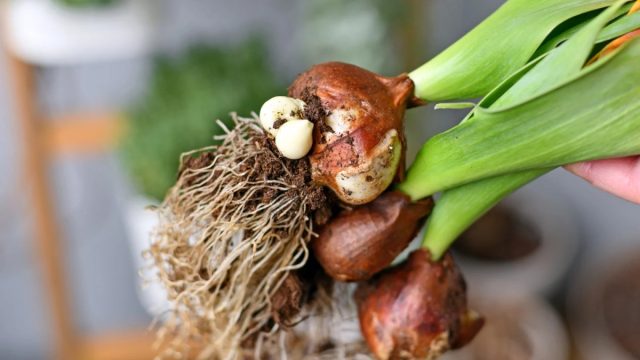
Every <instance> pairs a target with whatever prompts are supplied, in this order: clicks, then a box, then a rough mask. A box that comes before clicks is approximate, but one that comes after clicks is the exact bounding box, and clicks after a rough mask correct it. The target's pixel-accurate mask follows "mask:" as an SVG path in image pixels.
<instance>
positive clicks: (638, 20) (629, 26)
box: [536, 5, 640, 55]
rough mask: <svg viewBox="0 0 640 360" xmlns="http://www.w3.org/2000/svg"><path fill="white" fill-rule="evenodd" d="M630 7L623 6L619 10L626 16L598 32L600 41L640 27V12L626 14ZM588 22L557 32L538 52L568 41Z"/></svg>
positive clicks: (540, 52) (611, 38)
mask: <svg viewBox="0 0 640 360" xmlns="http://www.w3.org/2000/svg"><path fill="white" fill-rule="evenodd" d="M630 8H631V6H630V5H629V6H624V7H622V8H621V10H618V12H621V14H625V16H621V17H620V18H618V19H616V20H615V21H613V22H612V23H610V24H609V25H607V26H606V27H605V28H604V29H602V31H601V32H600V34H598V39H597V42H598V43H603V42H607V41H610V40H613V39H615V38H617V37H619V36H622V35H624V34H626V33H629V32H631V31H633V30H636V29H638V28H640V13H634V14H631V15H626V13H627V12H628V11H629V9H630ZM586 23H588V21H584V22H582V23H580V24H578V25H577V26H574V27H571V28H569V29H567V30H565V31H564V32H561V33H558V34H556V35H555V36H553V37H551V38H550V39H547V40H545V42H544V44H542V45H541V46H540V48H539V49H538V50H537V51H536V54H539V55H542V54H545V53H547V52H549V51H551V50H552V49H553V48H555V47H556V46H558V45H559V44H560V43H562V42H564V41H566V40H567V39H569V38H570V37H571V36H572V35H573V34H575V33H576V32H578V31H579V30H580V29H581V28H582V26H584V25H585V24H586Z"/></svg>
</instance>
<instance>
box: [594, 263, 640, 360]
mask: <svg viewBox="0 0 640 360" xmlns="http://www.w3.org/2000/svg"><path fill="white" fill-rule="evenodd" d="M638 279H640V261H638V260H637V258H636V261H635V262H632V263H628V264H625V265H624V266H623V267H622V268H621V269H620V270H618V271H616V272H614V273H613V274H612V275H611V277H610V278H609V279H608V281H607V283H606V284H605V286H604V290H603V293H602V305H603V306H602V307H603V311H604V318H605V323H606V325H607V328H608V330H609V332H611V334H612V335H613V338H614V339H616V341H617V342H618V343H619V344H620V345H621V346H622V347H623V348H624V349H625V350H627V351H628V352H629V353H630V354H631V355H632V356H633V357H635V358H639V359H640V338H638V329H640V281H639V280H638Z"/></svg>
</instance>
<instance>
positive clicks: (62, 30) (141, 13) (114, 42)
mask: <svg viewBox="0 0 640 360" xmlns="http://www.w3.org/2000/svg"><path fill="white" fill-rule="evenodd" d="M152 4H153V2H152V1H149V0H121V1H120V2H116V3H115V4H113V5H110V6H105V7H97V8H73V7H66V6H63V5H61V4H58V3H57V2H55V1H54V0H12V1H11V2H9V4H8V6H7V9H6V10H7V11H6V22H7V27H6V30H7V40H8V45H9V48H10V50H11V51H12V52H13V53H14V54H16V55H17V56H18V57H20V58H22V59H24V60H25V61H27V62H30V63H33V64H37V65H49V66H54V65H72V64H78V63H87V62H96V61H109V60H119V59H126V58H133V57H137V56H141V55H145V54H147V53H149V52H150V50H151V49H152V47H153V42H154V41H153V33H154V31H153V24H154V12H153V11H152V10H153V9H152V6H151V5H152Z"/></svg>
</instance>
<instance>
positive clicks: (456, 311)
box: [355, 249, 484, 360]
mask: <svg viewBox="0 0 640 360" xmlns="http://www.w3.org/2000/svg"><path fill="white" fill-rule="evenodd" d="M355 299H356V303H357V305H358V316H359V318H360V328H361V331H362V334H363V336H364V338H365V340H366V342H367V344H368V345H369V348H370V349H371V351H372V352H373V354H374V355H375V356H376V357H377V358H378V359H381V360H386V359H435V358H436V357H438V356H439V355H441V354H442V353H444V352H446V351H447V350H449V349H455V348H458V347H462V346H464V345H466V344H467V343H469V342H470V341H471V340H472V339H473V338H474V337H475V335H476V334H477V333H478V331H480V329H481V328H482V325H483V324H484V320H483V319H482V318H481V317H480V316H479V315H477V314H476V313H475V312H473V311H470V310H469V309H468V308H467V296H466V285H465V281H464V278H463V277H462V274H461V273H460V271H459V269H458V268H457V266H456V265H455V263H454V261H453V258H452V257H451V255H449V254H447V255H445V257H444V258H443V259H442V260H440V261H438V262H435V261H432V260H431V255H430V254H429V252H428V251H426V250H424V249H420V250H416V251H414V252H413V253H411V255H410V256H409V258H408V259H407V260H406V261H405V262H403V263H402V264H400V265H398V266H396V267H393V268H390V269H388V270H385V271H384V272H382V273H380V274H379V275H378V276H376V277H375V278H373V279H372V280H370V281H369V282H366V283H362V284H360V286H359V287H358V290H357V291H356V294H355Z"/></svg>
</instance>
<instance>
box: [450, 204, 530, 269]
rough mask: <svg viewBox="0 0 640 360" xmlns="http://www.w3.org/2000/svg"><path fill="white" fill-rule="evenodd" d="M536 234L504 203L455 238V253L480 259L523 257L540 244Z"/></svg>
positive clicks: (495, 259) (499, 259)
mask: <svg viewBox="0 0 640 360" xmlns="http://www.w3.org/2000/svg"><path fill="white" fill-rule="evenodd" d="M541 241H542V240H541V238H540V234H538V232H537V231H536V229H535V228H534V227H533V226H531V225H530V224H529V223H527V222H526V221H525V220H524V219H522V218H521V217H519V216H517V215H516V214H514V213H513V211H510V209H508V208H506V207H504V206H497V207H495V208H494V209H492V210H490V211H489V212H488V213H487V214H485V215H484V216H483V217H481V218H480V219H479V220H478V221H477V222H476V223H475V224H473V225H472V226H471V227H470V228H469V229H468V230H467V231H466V232H465V233H463V234H462V235H461V236H460V238H459V239H458V240H457V241H456V243H455V245H454V249H455V250H457V251H458V252H459V253H461V254H463V255H466V256H469V257H473V258H476V259H479V260H484V261H510V260H517V259H521V258H524V257H526V256H528V255H530V254H531V253H533V252H534V251H536V249H537V248H538V247H539V246H540V243H541Z"/></svg>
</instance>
